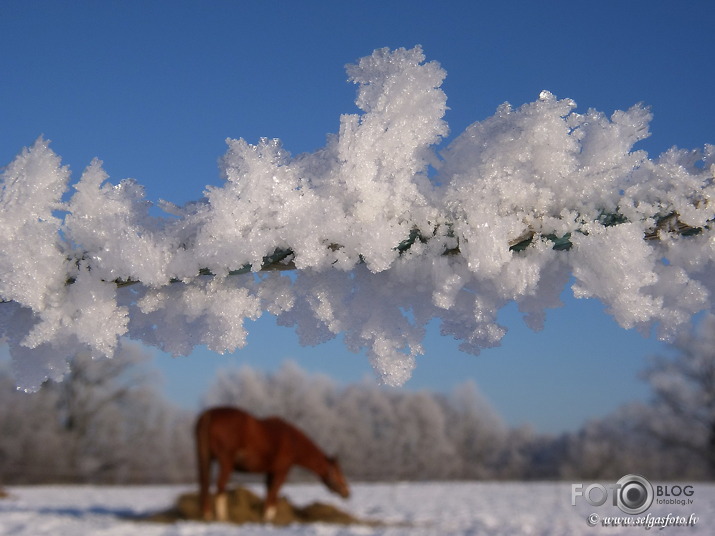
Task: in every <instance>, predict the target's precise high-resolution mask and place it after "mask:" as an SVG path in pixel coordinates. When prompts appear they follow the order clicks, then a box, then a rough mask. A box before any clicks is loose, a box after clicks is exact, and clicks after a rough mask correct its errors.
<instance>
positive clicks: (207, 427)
mask: <svg viewBox="0 0 715 536" xmlns="http://www.w3.org/2000/svg"><path fill="white" fill-rule="evenodd" d="M196 454H197V456H198V466H199V501H200V503H201V511H202V513H203V516H204V519H206V520H208V519H212V518H213V515H212V514H213V512H212V509H211V501H210V492H209V487H210V485H211V464H212V462H213V461H214V460H217V461H218V463H219V475H218V482H217V483H216V488H217V490H216V492H217V495H216V518H217V519H219V520H220V521H225V520H226V519H227V517H228V511H227V499H226V484H227V483H228V479H229V477H230V476H231V473H232V472H233V471H234V470H235V471H241V472H245V473H266V487H267V494H266V502H265V510H264V512H263V516H264V519H265V520H266V521H271V520H272V519H273V517H274V516H275V513H276V504H277V502H278V490H279V489H280V487H281V486H282V485H283V483H284V482H285V479H286V477H287V476H288V471H290V469H291V467H292V466H294V465H299V466H301V467H304V468H306V469H308V470H310V471H312V472H314V473H315V474H317V475H318V476H319V477H320V478H321V480H322V481H323V483H324V484H325V485H326V486H327V487H328V489H330V490H331V491H334V492H335V493H337V494H339V495H340V496H342V497H344V498H346V497H348V496H349V495H350V491H349V490H348V484H347V482H346V481H345V477H344V476H343V472H342V470H341V469H340V465H339V464H338V462H337V460H336V459H335V458H331V457H329V456H326V455H325V454H324V453H323V451H322V450H320V449H319V448H318V447H317V446H316V444H315V443H313V441H311V440H310V439H309V438H308V436H306V435H305V434H304V433H303V432H302V431H301V430H299V429H298V428H296V427H295V426H293V425H292V424H290V423H288V422H286V421H284V420H283V419H281V418H278V417H268V418H267V419H257V418H255V417H253V416H252V415H250V414H248V413H246V412H245V411H242V410H240V409H238V408H231V407H221V408H213V409H208V410H206V411H204V412H203V413H202V414H201V415H200V416H199V418H198V420H197V421H196Z"/></svg>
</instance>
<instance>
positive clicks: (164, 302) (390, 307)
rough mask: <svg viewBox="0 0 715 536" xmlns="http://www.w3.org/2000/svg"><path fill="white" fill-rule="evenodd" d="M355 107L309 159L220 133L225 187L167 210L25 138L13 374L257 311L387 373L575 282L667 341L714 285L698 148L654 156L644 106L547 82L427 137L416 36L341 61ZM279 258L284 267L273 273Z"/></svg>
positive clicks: (714, 158)
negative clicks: (612, 102)
mask: <svg viewBox="0 0 715 536" xmlns="http://www.w3.org/2000/svg"><path fill="white" fill-rule="evenodd" d="M348 74H349V76H350V79H351V80H352V81H353V82H354V83H356V84H357V86H358V93H357V100H356V103H357V105H358V107H359V108H360V110H361V112H360V113H357V114H345V115H343V116H341V118H340V128H339V131H338V133H337V134H333V135H330V136H328V138H327V143H326V145H325V147H323V148H321V149H320V150H318V151H316V152H314V153H311V154H300V155H297V156H292V155H291V154H290V153H289V152H288V151H286V150H285V149H284V148H283V147H282V145H281V143H280V142H279V141H278V140H275V139H261V140H259V141H258V143H257V144H256V145H252V144H250V143H248V142H246V141H244V140H243V139H238V140H233V139H231V140H228V151H227V152H226V154H225V156H224V157H223V158H222V160H221V164H220V165H221V171H222V174H223V177H224V179H225V181H224V183H223V185H222V186H220V187H209V188H207V190H206V191H205V192H204V196H203V197H202V198H201V199H200V200H198V201H196V202H194V203H190V204H187V205H186V206H183V207H177V206H173V205H170V204H168V203H159V206H160V207H161V208H162V209H163V210H164V211H165V212H166V214H165V215H164V216H161V217H159V216H156V215H155V214H154V211H151V212H150V210H149V209H150V207H151V203H150V202H149V201H148V200H146V199H145V197H144V193H143V189H142V187H141V185H140V184H138V183H136V182H134V181H132V180H123V181H120V182H118V183H117V184H114V183H112V182H110V181H109V178H108V177H107V175H106V173H105V172H104V171H103V169H102V163H101V162H100V161H98V160H95V161H93V162H92V163H90V164H89V166H88V167H87V168H86V169H85V170H84V172H83V173H82V175H81V177H80V178H79V180H77V181H75V182H74V183H72V181H71V175H70V171H69V169H68V168H67V167H65V166H63V165H62V164H61V161H60V158H59V157H58V156H57V155H56V154H55V153H54V152H53V151H52V150H51V149H50V148H49V147H48V142H47V141H45V140H43V139H39V140H38V141H37V142H36V143H35V144H34V145H33V146H32V147H30V148H27V149H24V150H23V151H22V152H21V153H20V154H19V155H18V156H17V157H16V159H15V160H14V161H13V162H11V163H10V164H9V165H8V166H6V168H5V169H4V171H3V172H2V191H1V192H0V229H1V230H2V232H1V233H0V244H1V246H0V298H1V299H2V300H3V303H2V304H0V331H1V332H2V335H3V336H4V337H5V340H6V341H7V343H8V344H9V346H10V351H11V354H12V356H13V362H14V367H15V372H16V378H17V381H18V385H19V386H20V387H22V388H26V389H33V388H36V387H38V386H39V385H40V384H41V383H42V381H43V380H45V379H46V378H47V377H48V376H49V377H61V376H62V375H63V374H64V372H65V371H66V367H67V360H68V359H70V358H71V357H72V356H73V355H75V354H76V353H77V352H78V351H80V350H82V351H86V350H89V351H91V352H92V353H93V354H94V355H96V356H112V355H113V353H114V352H115V349H116V348H117V344H118V340H119V338H120V337H129V338H132V339H136V340H140V341H142V342H144V343H145V344H149V345H154V346H157V347H159V348H161V349H163V350H165V351H167V352H170V353H172V354H176V355H181V354H187V353H189V352H191V351H192V349H193V348H194V347H195V346H196V345H206V346H208V347H209V348H210V349H212V350H214V351H216V352H227V351H233V350H235V349H237V348H240V347H242V346H244V345H245V344H246V336H247V333H246V329H245V327H244V322H245V320H246V319H256V318H257V317H259V316H260V315H261V314H263V313H265V312H268V313H271V314H273V315H276V316H277V318H278V322H279V323H280V324H281V325H285V326H292V327H294V328H295V330H296V332H297V333H298V335H299V337H300V341H301V343H302V344H305V345H317V344H320V343H321V342H324V341H326V340H329V339H331V338H333V337H335V336H336V335H338V334H343V335H344V340H345V344H346V345H347V346H348V347H349V348H350V349H351V350H355V351H360V350H362V349H366V351H367V353H368V354H369V356H370V357H371V359H372V362H373V364H374V367H375V369H376V371H377V372H378V373H379V375H380V376H381V377H382V378H383V379H384V380H385V381H386V382H387V383H390V384H400V383H402V382H404V381H405V380H406V379H407V378H408V377H409V375H410V372H411V370H412V368H413V367H414V360H415V357H416V356H417V355H419V354H420V353H421V351H422V349H421V341H422V339H423V337H424V334H425V326H426V324H427V323H428V322H429V321H430V320H431V319H433V318H437V319H439V322H440V325H441V330H442V332H443V334H445V335H450V336H453V337H455V338H457V339H459V340H460V341H462V345H461V348H462V349H463V350H464V351H466V352H471V353H478V352H479V351H480V350H481V349H483V348H487V347H491V346H494V345H497V344H499V341H500V339H501V338H502V337H503V336H504V334H505V329H504V328H503V327H502V326H500V325H499V324H498V323H497V322H496V316H497V313H498V311H499V310H500V309H501V308H502V307H504V306H505V305H506V304H507V303H509V302H512V301H515V302H516V303H517V304H518V307H519V309H520V310H521V311H522V312H523V314H524V319H525V321H526V322H527V324H528V325H529V326H530V327H531V328H533V329H540V328H541V326H542V325H543V322H544V316H545V310H546V309H547V308H550V307H557V306H558V305H559V304H560V301H559V295H560V293H561V292H562V290H563V289H564V288H565V286H566V285H569V284H571V285H572V290H573V293H574V294H575V295H576V296H577V297H594V298H597V299H599V300H601V301H602V302H603V303H604V304H606V306H607V308H608V310H609V312H610V313H611V314H612V315H613V316H614V317H615V319H616V320H617V321H618V323H619V324H620V325H621V326H623V327H624V328H633V327H636V328H639V329H642V330H645V331H646V332H650V330H651V329H653V328H655V329H657V330H658V333H659V335H660V336H663V337H667V336H670V335H672V334H674V333H675V332H676V331H677V330H678V328H679V327H681V326H683V325H684V324H686V323H688V322H689V321H690V319H691V317H692V316H693V314H695V313H696V312H698V311H701V310H711V311H712V310H713V302H712V295H713V292H715V232H714V231H713V225H714V223H713V218H714V216H715V214H714V213H715V201H714V199H713V192H714V191H715V186H714V185H713V173H714V170H715V147H713V146H712V145H707V146H706V147H705V148H704V149H703V150H679V149H675V148H674V149H671V150H669V151H667V152H666V153H664V154H663V155H661V156H660V157H658V158H657V159H650V158H649V157H648V155H647V154H646V153H645V152H643V151H640V150H634V149H633V146H634V144H635V143H636V142H638V141H639V140H642V139H643V138H645V137H646V136H648V124H649V121H650V118H651V114H650V112H649V110H648V109H647V108H645V107H643V106H640V105H636V106H634V107H633V108H631V109H629V110H627V111H617V112H615V113H614V114H613V115H612V116H611V117H607V116H605V115H604V114H602V113H600V112H597V111H595V110H588V111H587V112H585V113H577V112H576V111H575V108H576V104H575V103H574V102H573V101H571V100H569V99H558V98H556V97H555V96H554V95H552V94H551V93H549V92H547V91H544V92H542V93H541V94H540V95H539V96H538V98H537V100H536V101H534V102H531V103H528V104H524V105H522V106H520V107H518V108H514V107H512V106H510V105H509V104H504V105H502V106H500V107H499V108H498V109H497V110H496V113H495V115H494V116H492V117H490V118H488V119H486V120H483V121H479V122H476V123H474V124H472V125H471V126H469V127H468V128H467V129H466V130H465V132H463V133H462V134H460V135H459V136H456V137H455V138H454V140H453V141H452V142H451V143H449V144H448V145H447V146H446V147H443V148H442V149H438V147H441V145H444V144H441V142H442V140H443V138H444V137H445V136H446V135H447V133H448V127H447V124H446V123H445V121H444V119H443V116H444V113H445V110H446V95H445V94H444V92H443V91H442V90H441V89H440V85H441V83H442V81H443V79H444V77H445V72H444V70H443V69H442V68H441V67H440V65H439V64H438V63H436V62H434V61H429V62H428V61H426V60H425V57H424V55H423V53H422V50H421V49H420V48H419V47H416V48H414V49H411V50H405V49H399V50H394V51H390V50H387V49H382V50H377V51H375V52H374V53H373V54H372V55H371V56H368V57H365V58H363V59H361V60H360V61H359V62H358V63H357V64H355V65H350V66H349V67H348ZM275 268H290V269H291V271H289V272H286V271H281V270H275Z"/></svg>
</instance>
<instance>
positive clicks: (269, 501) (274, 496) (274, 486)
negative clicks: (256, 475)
mask: <svg viewBox="0 0 715 536" xmlns="http://www.w3.org/2000/svg"><path fill="white" fill-rule="evenodd" d="M287 476H288V472H287V471H278V472H275V473H268V474H267V475H266V490H267V491H266V503H265V505H264V510H263V521H265V522H271V521H273V520H274V519H275V517H276V511H277V509H278V490H279V489H280V488H281V486H282V485H283V482H285V479H286V477H287Z"/></svg>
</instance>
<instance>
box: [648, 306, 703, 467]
mask: <svg viewBox="0 0 715 536" xmlns="http://www.w3.org/2000/svg"><path fill="white" fill-rule="evenodd" d="M673 346H674V349H675V351H676V354H675V356H671V357H666V356H656V357H654V358H653V359H652V361H651V364H650V366H649V368H648V369H647V370H646V372H645V374H644V375H645V378H646V380H647V381H648V383H650V385H651V387H652V388H653V391H654V397H653V402H652V405H651V411H650V412H649V413H648V415H647V417H648V418H647V419H644V421H645V426H646V427H647V429H648V430H649V431H650V432H651V433H652V434H653V435H654V436H655V437H656V438H657V439H658V440H660V441H662V442H663V443H664V444H665V445H666V447H669V448H671V449H678V448H680V449H686V450H687V451H688V452H689V453H690V455H691V456H692V455H694V456H695V457H696V458H697V459H699V460H700V461H701V462H702V467H703V468H705V467H707V469H704V470H702V472H701V475H702V476H705V473H709V476H710V477H711V478H712V477H713V476H715V315H708V316H706V317H705V318H704V319H703V320H702V322H701V323H700V324H699V325H698V326H697V329H695V330H693V332H691V333H689V334H684V335H682V336H681V337H680V338H679V339H678V340H677V341H676V342H675V344H674V345H673Z"/></svg>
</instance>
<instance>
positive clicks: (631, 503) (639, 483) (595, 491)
mask: <svg viewBox="0 0 715 536" xmlns="http://www.w3.org/2000/svg"><path fill="white" fill-rule="evenodd" d="M579 497H580V498H582V499H584V500H585V501H586V502H587V503H588V504H590V505H591V506H602V505H604V504H605V503H606V502H607V501H608V500H609V498H610V499H611V504H613V506H617V507H618V508H619V509H620V510H621V511H622V512H623V513H626V514H630V515H636V514H642V513H643V512H645V511H646V510H648V508H650V506H651V504H653V499H654V498H655V492H654V490H653V485H652V484H651V483H650V482H649V481H648V480H647V479H646V478H644V477H642V476H640V475H626V476H624V477H622V478H620V479H619V480H618V482H616V483H615V484H607V485H605V486H604V485H603V484H598V483H594V484H589V485H588V486H586V487H585V488H584V485H583V484H571V505H572V506H576V499H577V498H579Z"/></svg>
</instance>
